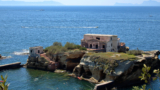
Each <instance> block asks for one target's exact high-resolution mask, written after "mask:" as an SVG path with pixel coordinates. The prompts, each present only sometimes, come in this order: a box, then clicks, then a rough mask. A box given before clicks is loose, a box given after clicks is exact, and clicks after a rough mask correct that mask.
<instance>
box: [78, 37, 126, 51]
mask: <svg viewBox="0 0 160 90" xmlns="http://www.w3.org/2000/svg"><path fill="white" fill-rule="evenodd" d="M81 46H82V47H85V48H87V49H89V50H95V51H104V52H118V50H119V48H121V47H125V43H123V44H121V43H120V38H118V37H117V35H104V34H85V35H84V38H83V39H82V40H81Z"/></svg>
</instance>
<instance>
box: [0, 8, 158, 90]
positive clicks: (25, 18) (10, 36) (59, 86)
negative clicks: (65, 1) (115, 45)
mask: <svg viewBox="0 0 160 90" xmlns="http://www.w3.org/2000/svg"><path fill="white" fill-rule="evenodd" d="M84 34H109V35H118V38H120V41H121V42H124V43H125V44H126V46H128V47H129V48H130V50H137V49H139V50H144V51H148V50H160V7H128V6H125V7H123V6H121V7H118V6H0V54H1V55H2V56H6V57H7V59H4V60H0V65H3V64H8V63H14V62H21V63H22V64H25V63H26V61H27V58H28V55H23V54H24V53H27V52H29V51H28V50H29V47H34V46H43V48H45V47H48V46H50V45H52V44H53V42H61V43H62V45H65V43H66V42H72V43H75V44H79V45H80V44H81V39H82V38H83V35H84ZM0 75H3V76H5V75H8V78H7V82H8V83H10V86H9V90H93V88H94V85H95V84H92V83H89V82H86V81H83V80H82V81H81V80H78V79H76V78H72V77H69V76H67V75H66V74H57V73H54V72H48V71H41V70H34V69H26V68H19V69H12V70H4V71H0ZM150 86H152V88H153V89H154V90H160V87H159V86H160V82H159V80H156V81H152V82H151V85H147V88H150Z"/></svg>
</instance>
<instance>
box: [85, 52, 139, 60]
mask: <svg viewBox="0 0 160 90" xmlns="http://www.w3.org/2000/svg"><path fill="white" fill-rule="evenodd" d="M85 55H86V56H91V57H92V56H94V57H101V58H103V59H106V60H122V61H125V60H135V59H137V58H136V57H135V55H129V54H126V53H117V52H105V53H92V52H90V53H87V54H85Z"/></svg>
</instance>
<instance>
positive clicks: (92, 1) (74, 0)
mask: <svg viewBox="0 0 160 90" xmlns="http://www.w3.org/2000/svg"><path fill="white" fill-rule="evenodd" d="M0 1H25V2H43V1H56V2H60V3H62V4H63V5H114V4H115V3H131V4H141V3H143V2H144V1H149V0H0ZM152 1H157V2H160V0H152Z"/></svg>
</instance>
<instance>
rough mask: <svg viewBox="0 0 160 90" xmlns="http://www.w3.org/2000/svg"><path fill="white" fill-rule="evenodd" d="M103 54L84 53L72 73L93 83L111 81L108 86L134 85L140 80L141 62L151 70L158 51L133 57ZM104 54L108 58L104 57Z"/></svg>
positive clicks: (156, 62)
mask: <svg viewBox="0 0 160 90" xmlns="http://www.w3.org/2000/svg"><path fill="white" fill-rule="evenodd" d="M103 54H104V55H103V56H102V55H101V56H100V54H93V55H89V54H85V55H84V56H83V57H82V59H81V61H80V64H79V65H77V66H76V67H75V68H74V70H73V74H72V75H73V76H75V77H81V78H83V79H84V80H87V81H91V82H94V83H104V82H113V83H112V85H110V87H112V86H115V87H125V86H130V85H134V84H136V83H139V82H140V79H139V78H138V77H139V76H140V75H141V69H142V67H143V64H146V65H147V66H150V67H151V72H152V70H153V69H155V68H157V67H158V64H159V59H158V55H159V54H160V52H159V51H158V50H155V51H147V52H144V54H142V55H139V56H135V57H133V56H125V54H122V53H121V54H111V53H110V54H105V53H103ZM107 55H110V56H107ZM106 56H107V57H108V58H104V57H106ZM123 56H125V57H123ZM126 57H127V58H126ZM106 86H107V85H106ZM105 88H106V87H105ZM97 90H98V89H97ZM99 90H103V89H99Z"/></svg>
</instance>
